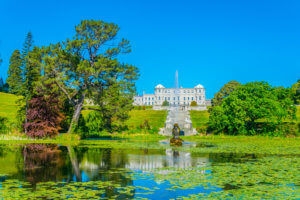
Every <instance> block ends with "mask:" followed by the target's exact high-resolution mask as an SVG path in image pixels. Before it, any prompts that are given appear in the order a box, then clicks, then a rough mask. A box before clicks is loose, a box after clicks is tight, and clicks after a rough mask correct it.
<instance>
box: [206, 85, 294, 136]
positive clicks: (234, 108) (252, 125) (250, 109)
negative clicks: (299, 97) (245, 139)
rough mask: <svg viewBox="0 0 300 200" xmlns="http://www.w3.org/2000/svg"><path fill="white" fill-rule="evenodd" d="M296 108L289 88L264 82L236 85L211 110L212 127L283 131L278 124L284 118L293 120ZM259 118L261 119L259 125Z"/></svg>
mask: <svg viewBox="0 0 300 200" xmlns="http://www.w3.org/2000/svg"><path fill="white" fill-rule="evenodd" d="M295 111H296V108H295V106H294V105H293V102H292V100H291V92H290V90H289V89H284V88H273V87H271V86H270V85H269V84H267V83H265V82H253V83H247V84H245V85H242V86H239V87H238V88H237V89H236V90H235V91H234V92H232V93H231V94H230V95H229V96H228V97H227V98H225V99H224V101H223V102H222V104H221V105H219V106H214V107H213V108H212V110H211V112H210V118H209V124H210V127H211V128H212V129H214V130H215V131H217V132H224V133H225V134H232V135H238V134H246V135H254V134H268V135H278V134H279V135H280V134H283V132H282V131H280V128H278V127H279V126H280V125H281V124H282V123H283V121H284V120H295V118H296V116H295ZM258 120H264V122H265V123H264V124H263V126H261V127H259V126H258V124H257V123H256V122H257V121H258Z"/></svg>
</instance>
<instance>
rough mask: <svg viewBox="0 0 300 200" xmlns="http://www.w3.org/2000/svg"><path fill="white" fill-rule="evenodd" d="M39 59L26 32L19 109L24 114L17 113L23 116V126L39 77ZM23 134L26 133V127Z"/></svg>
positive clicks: (30, 34) (36, 49) (29, 33)
mask: <svg viewBox="0 0 300 200" xmlns="http://www.w3.org/2000/svg"><path fill="white" fill-rule="evenodd" d="M40 59H41V54H40V49H39V48H38V47H33V37H32V33H31V32H28V33H27V35H26V38H25V42H24V46H23V49H22V64H23V87H22V92H21V94H22V95H23V96H24V105H25V108H21V111H24V112H19V113H23V114H24V117H25V119H24V121H25V124H27V123H28V119H27V116H28V113H27V111H28V104H29V101H30V99H31V98H32V96H33V95H34V88H35V85H36V83H37V82H38V80H39V78H40V77H41V67H40ZM25 133H27V129H26V127H25Z"/></svg>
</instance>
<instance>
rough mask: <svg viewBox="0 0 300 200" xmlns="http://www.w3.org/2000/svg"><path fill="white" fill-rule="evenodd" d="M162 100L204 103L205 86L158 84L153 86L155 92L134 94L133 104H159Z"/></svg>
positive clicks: (182, 103) (173, 102)
mask: <svg viewBox="0 0 300 200" xmlns="http://www.w3.org/2000/svg"><path fill="white" fill-rule="evenodd" d="M164 101H168V102H169V103H170V105H190V104H191V102H192V101H196V102H197V104H198V105H206V101H205V88H204V87H203V86H202V85H200V84H199V85H197V86H195V87H194V88H182V87H181V88H178V89H176V88H165V87H164V86H163V85H161V84H159V85H157V86H156V87H155V94H143V96H135V97H134V103H133V105H156V106H160V105H162V103H163V102H164Z"/></svg>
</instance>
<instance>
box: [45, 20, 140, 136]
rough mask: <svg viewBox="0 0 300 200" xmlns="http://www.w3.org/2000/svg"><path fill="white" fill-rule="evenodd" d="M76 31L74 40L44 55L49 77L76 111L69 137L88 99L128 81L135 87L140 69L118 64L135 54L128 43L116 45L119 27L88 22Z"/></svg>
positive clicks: (122, 42)
mask: <svg viewBox="0 0 300 200" xmlns="http://www.w3.org/2000/svg"><path fill="white" fill-rule="evenodd" d="M75 31H76V35H75V36H74V37H73V39H71V40H70V39H68V40H67V41H66V42H63V43H62V44H60V43H59V44H57V45H50V46H49V47H47V48H45V49H44V52H43V64H44V69H45V76H47V77H48V78H49V79H51V80H52V81H53V82H55V83H56V85H57V86H58V88H59V89H60V90H61V91H62V92H63V93H64V94H65V95H66V97H67V98H68V99H69V101H70V102H71V104H72V105H73V107H74V113H73V116H72V121H71V123H70V126H69V130H68V133H72V132H73V131H74V129H75V128H76V126H77V124H78V119H79V116H80V112H81V110H82V107H83V103H84V100H85V98H91V96H92V95H93V92H94V91H97V90H98V91H100V92H101V90H100V89H102V91H103V90H105V89H106V88H109V87H110V86H111V85H114V84H121V83H123V82H124V81H126V82H128V83H132V84H133V85H134V81H135V80H136V79H137V76H138V72H137V68H136V67H134V66H131V65H122V64H120V63H119V61H118V60H117V56H118V55H120V54H126V53H129V52H130V51H131V50H130V45H129V41H127V40H125V39H122V40H121V41H119V42H118V44H117V45H114V43H113V42H114V41H115V40H116V39H117V38H116V37H117V33H118V31H119V27H118V26H117V25H115V24H113V23H106V22H103V21H94V20H84V21H81V24H79V25H78V26H76V27H75Z"/></svg>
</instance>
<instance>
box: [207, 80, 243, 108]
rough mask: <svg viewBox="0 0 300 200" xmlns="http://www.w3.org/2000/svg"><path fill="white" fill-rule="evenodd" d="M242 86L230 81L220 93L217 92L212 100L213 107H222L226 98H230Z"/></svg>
mask: <svg viewBox="0 0 300 200" xmlns="http://www.w3.org/2000/svg"><path fill="white" fill-rule="evenodd" d="M240 85H241V84H240V83H239V82H237V81H229V82H228V83H226V84H225V85H224V86H223V87H222V88H221V89H220V91H219V92H217V93H216V94H215V96H214V98H213V99H212V106H217V105H221V103H222V101H223V99H224V98H226V97H228V96H229V94H230V93H231V92H233V91H234V90H235V89H236V88H237V87H238V86H240Z"/></svg>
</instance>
